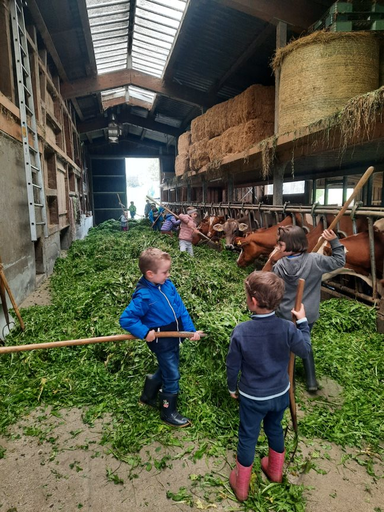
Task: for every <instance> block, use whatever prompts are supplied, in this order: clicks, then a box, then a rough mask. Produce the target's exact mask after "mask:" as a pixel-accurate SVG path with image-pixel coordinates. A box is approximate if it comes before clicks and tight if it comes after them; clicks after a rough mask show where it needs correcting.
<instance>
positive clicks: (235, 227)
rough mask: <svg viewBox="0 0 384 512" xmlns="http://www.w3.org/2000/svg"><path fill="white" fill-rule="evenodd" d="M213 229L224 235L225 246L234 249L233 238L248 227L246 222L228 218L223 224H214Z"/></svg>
mask: <svg viewBox="0 0 384 512" xmlns="http://www.w3.org/2000/svg"><path fill="white" fill-rule="evenodd" d="M213 229H214V230H215V231H217V232H220V233H224V235H225V248H226V249H230V250H233V249H234V245H233V242H234V239H235V237H236V236H239V235H240V234H242V233H243V232H245V231H246V230H247V229H248V224H245V223H244V222H238V221H237V220H235V219H228V220H227V221H226V222H225V223H224V224H215V225H214V226H213Z"/></svg>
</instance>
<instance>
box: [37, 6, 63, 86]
mask: <svg viewBox="0 0 384 512" xmlns="http://www.w3.org/2000/svg"><path fill="white" fill-rule="evenodd" d="M28 9H29V12H30V13H31V15H32V18H33V20H34V22H35V23H36V27H37V30H38V31H39V33H40V35H41V37H42V39H43V41H44V44H45V46H46V48H47V50H48V52H49V54H50V55H51V57H52V59H53V62H54V63H55V66H56V68H57V71H58V73H59V76H60V78H61V79H62V80H64V81H67V80H68V77H67V73H66V72H65V69H64V66H63V64H62V62H61V59H60V57H59V54H58V53H57V51H56V47H55V44H54V42H53V40H52V38H51V35H50V33H49V31H48V28H47V26H46V24H45V22H44V19H43V16H42V15H41V12H40V9H39V7H38V5H37V3H36V0H28Z"/></svg>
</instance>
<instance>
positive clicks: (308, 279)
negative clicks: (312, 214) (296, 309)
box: [271, 225, 345, 391]
mask: <svg viewBox="0 0 384 512" xmlns="http://www.w3.org/2000/svg"><path fill="white" fill-rule="evenodd" d="M322 236H323V238H324V239H325V240H327V241H328V242H329V243H330V245H331V248H332V256H323V255H322V254H318V253H315V252H311V253H308V252H307V249H308V240H307V237H306V236H305V232H304V230H303V229H302V228H301V227H299V226H293V225H290V226H281V227H279V228H278V231H277V248H278V250H277V251H276V252H275V253H274V255H272V256H271V261H272V263H273V269H272V271H273V272H274V273H275V274H276V275H278V276H280V277H281V278H282V279H283V280H284V282H285V293H284V297H283V300H282V301H281V304H280V307H279V309H278V310H277V314H278V316H280V317H282V318H285V319H287V320H290V319H291V310H292V308H293V306H294V304H295V297H296V290H297V285H298V281H299V279H300V278H301V279H305V288H304V295H303V304H304V306H305V311H306V315H307V319H308V323H309V326H310V328H311V329H312V327H313V324H314V323H315V322H316V320H317V319H318V318H319V309H320V292H321V278H322V276H323V274H326V273H327V272H332V271H333V270H336V269H338V268H342V267H343V266H344V264H345V252H344V247H343V246H342V245H341V243H340V242H339V239H338V238H337V236H336V234H335V233H334V232H333V231H332V230H328V229H325V230H324V231H323V234H322ZM281 256H283V257H281ZM274 258H276V259H278V258H281V259H279V260H278V261H276V262H275V263H274ZM303 364H304V369H305V374H306V379H307V389H308V391H316V390H317V381H316V373H315V363H314V359H313V352H312V351H311V353H310V355H309V356H308V357H307V358H306V359H303Z"/></svg>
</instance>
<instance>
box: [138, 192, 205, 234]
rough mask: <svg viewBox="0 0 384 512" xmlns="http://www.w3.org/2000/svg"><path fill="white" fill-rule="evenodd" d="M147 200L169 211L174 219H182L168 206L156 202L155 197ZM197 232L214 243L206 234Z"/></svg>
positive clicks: (148, 197)
mask: <svg viewBox="0 0 384 512" xmlns="http://www.w3.org/2000/svg"><path fill="white" fill-rule="evenodd" d="M147 199H149V200H150V201H153V202H154V203H155V204H157V205H158V206H161V207H162V208H164V210H167V212H168V213H170V214H171V215H173V216H174V217H176V219H180V217H179V216H178V215H176V213H174V212H173V211H172V210H170V209H169V208H167V207H166V206H164V205H163V204H160V203H158V202H157V201H156V199H153V197H150V196H147ZM196 231H197V232H198V233H199V235H201V236H202V237H203V238H206V239H207V240H208V241H209V242H212V240H211V239H210V238H209V237H208V236H207V235H204V233H202V232H201V231H199V230H198V229H196Z"/></svg>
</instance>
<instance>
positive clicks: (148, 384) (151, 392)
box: [139, 375, 161, 409]
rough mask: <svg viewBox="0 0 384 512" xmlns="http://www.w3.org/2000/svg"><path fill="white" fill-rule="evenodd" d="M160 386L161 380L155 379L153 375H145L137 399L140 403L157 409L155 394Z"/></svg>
mask: <svg viewBox="0 0 384 512" xmlns="http://www.w3.org/2000/svg"><path fill="white" fill-rule="evenodd" d="M160 388H161V380H157V379H155V378H154V376H153V375H147V376H146V377H145V383H144V389H143V392H142V393H141V397H140V400H139V401H140V403H141V404H145V405H149V406H150V407H154V408H155V409H158V408H159V405H158V403H157V394H158V392H159V390H160Z"/></svg>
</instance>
